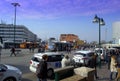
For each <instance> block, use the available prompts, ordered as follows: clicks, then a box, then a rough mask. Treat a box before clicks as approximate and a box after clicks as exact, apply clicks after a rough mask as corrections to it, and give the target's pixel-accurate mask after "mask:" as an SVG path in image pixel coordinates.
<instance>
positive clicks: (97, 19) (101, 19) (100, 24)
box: [93, 15, 105, 48]
mask: <svg viewBox="0 0 120 81" xmlns="http://www.w3.org/2000/svg"><path fill="white" fill-rule="evenodd" d="M93 23H98V24H99V48H100V47H101V26H103V25H105V22H104V20H103V18H99V17H98V16H97V15H95V17H94V20H93Z"/></svg>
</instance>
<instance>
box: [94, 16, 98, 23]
mask: <svg viewBox="0 0 120 81" xmlns="http://www.w3.org/2000/svg"><path fill="white" fill-rule="evenodd" d="M98 22H99V17H98V16H97V15H95V17H94V19H93V23H98Z"/></svg>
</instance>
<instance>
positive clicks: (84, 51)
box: [75, 50, 94, 54]
mask: <svg viewBox="0 0 120 81" xmlns="http://www.w3.org/2000/svg"><path fill="white" fill-rule="evenodd" d="M75 53H83V54H88V53H94V51H91V50H88V51H86V50H80V51H76V52H75Z"/></svg>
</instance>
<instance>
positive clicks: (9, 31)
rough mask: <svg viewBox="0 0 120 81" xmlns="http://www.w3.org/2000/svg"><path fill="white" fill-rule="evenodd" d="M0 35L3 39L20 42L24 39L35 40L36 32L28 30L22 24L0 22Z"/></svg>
mask: <svg viewBox="0 0 120 81" xmlns="http://www.w3.org/2000/svg"><path fill="white" fill-rule="evenodd" d="M0 37H2V38H3V42H4V41H13V42H14V41H15V43H22V42H25V41H36V39H37V36H36V34H34V33H32V32H31V31H30V30H28V29H27V28H26V27H25V26H24V25H16V26H15V27H14V25H13V24H0Z"/></svg>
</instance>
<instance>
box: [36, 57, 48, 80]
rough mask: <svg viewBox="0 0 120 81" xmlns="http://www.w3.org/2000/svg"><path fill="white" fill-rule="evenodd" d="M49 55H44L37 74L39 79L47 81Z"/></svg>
mask: <svg viewBox="0 0 120 81" xmlns="http://www.w3.org/2000/svg"><path fill="white" fill-rule="evenodd" d="M47 59H48V56H47V55H43V56H42V60H41V61H40V62H39V64H38V67H37V70H36V74H37V77H38V81H47Z"/></svg>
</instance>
